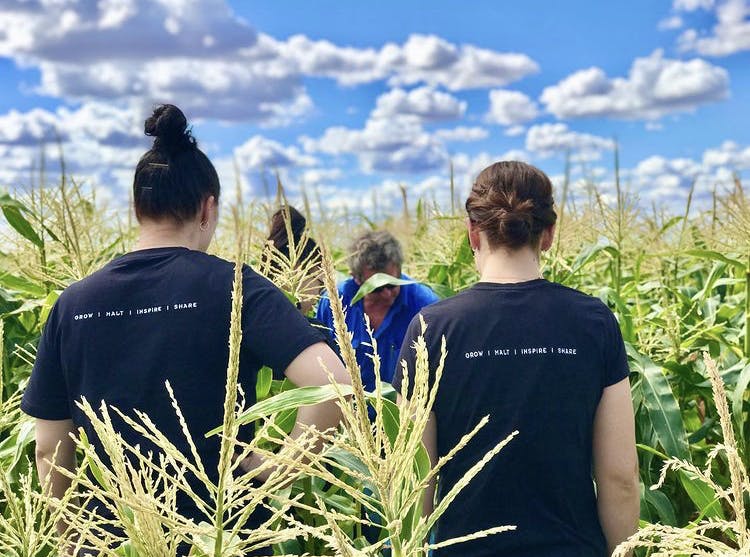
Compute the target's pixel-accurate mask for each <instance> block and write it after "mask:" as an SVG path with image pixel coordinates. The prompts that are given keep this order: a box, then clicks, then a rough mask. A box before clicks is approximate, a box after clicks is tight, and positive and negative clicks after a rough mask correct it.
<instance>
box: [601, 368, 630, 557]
mask: <svg viewBox="0 0 750 557" xmlns="http://www.w3.org/2000/svg"><path fill="white" fill-rule="evenodd" d="M593 460H594V479H595V480H596V493H597V507H598V510H599V522H600V523H601V526H602V531H603V532H604V537H605V538H606V540H607V546H608V548H609V549H608V550H609V554H611V553H612V551H614V549H615V547H616V546H617V545H618V544H619V543H620V542H623V541H624V540H626V539H627V538H628V537H629V536H630V535H632V534H634V533H635V531H636V529H637V527H638V518H639V514H640V501H639V500H640V496H639V484H638V457H637V454H636V450H635V422H634V418H633V402H632V399H631V396H630V382H629V381H628V379H627V378H625V379H623V380H622V381H619V382H618V383H615V384H614V385H611V386H609V387H607V388H605V389H604V391H603V393H602V398H601V400H600V401H599V406H598V407H597V410H596V416H595V418H594V438H593Z"/></svg>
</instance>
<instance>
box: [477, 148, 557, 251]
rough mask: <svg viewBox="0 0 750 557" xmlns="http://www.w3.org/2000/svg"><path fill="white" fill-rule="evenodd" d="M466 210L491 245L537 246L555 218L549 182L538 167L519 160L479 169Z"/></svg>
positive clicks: (508, 246)
mask: <svg viewBox="0 0 750 557" xmlns="http://www.w3.org/2000/svg"><path fill="white" fill-rule="evenodd" d="M466 212H467V213H468V215H469V220H470V221H471V222H472V224H473V225H474V226H476V227H477V228H478V229H479V230H481V231H484V232H485V233H486V234H487V240H488V241H489V244H490V247H491V248H493V249H494V248H497V247H505V248H508V249H511V250H515V249H518V248H521V247H524V246H527V245H530V246H533V247H537V246H538V245H539V239H540V237H541V235H542V232H543V231H544V230H545V229H547V228H549V227H550V226H552V225H553V224H555V222H556V221H557V214H556V213H555V209H554V200H553V199H552V182H550V179H549V178H548V177H547V175H546V174H545V173H544V172H542V171H541V170H539V169H538V168H536V167H534V166H531V165H530V164H526V163H523V162H519V161H502V162H496V163H495V164H492V165H490V166H488V167H487V168H485V169H484V170H482V172H480V173H479V176H477V179H476V181H475V182H474V186H473V187H472V189H471V193H470V194H469V197H468V199H467V200H466Z"/></svg>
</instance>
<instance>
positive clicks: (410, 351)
mask: <svg viewBox="0 0 750 557" xmlns="http://www.w3.org/2000/svg"><path fill="white" fill-rule="evenodd" d="M421 333H422V325H421V322H420V319H419V315H415V316H414V318H413V319H412V320H411V322H410V323H409V327H408V328H407V329H406V334H405V335H404V340H403V342H402V343H401V351H400V352H399V355H398V361H397V362H396V371H395V373H394V375H393V383H392V385H393V388H394V389H396V391H397V392H398V393H401V396H403V397H404V398H407V399H408V398H409V397H410V396H411V393H412V392H413V390H414V376H415V365H416V360H417V353H416V350H415V348H414V343H415V342H416V340H417V339H418V338H419V335H420V334H421ZM405 375H406V377H407V378H408V389H405V387H407V385H406V383H407V381H406V380H405V377H404V376H405Z"/></svg>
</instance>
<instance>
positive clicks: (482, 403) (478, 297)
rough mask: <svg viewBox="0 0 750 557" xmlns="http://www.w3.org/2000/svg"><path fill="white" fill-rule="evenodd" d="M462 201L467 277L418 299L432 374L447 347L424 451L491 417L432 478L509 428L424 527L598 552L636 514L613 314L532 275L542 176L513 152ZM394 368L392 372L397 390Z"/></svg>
mask: <svg viewBox="0 0 750 557" xmlns="http://www.w3.org/2000/svg"><path fill="white" fill-rule="evenodd" d="M466 212H467V214H468V218H467V228H468V234H469V241H470V243H471V247H472V249H473V251H474V255H475V262H476V266H477V269H478V270H479V274H480V280H479V282H478V283H477V284H475V285H474V286H473V287H471V288H469V289H468V290H466V291H464V292H462V293H460V294H458V295H457V296H454V297H453V298H449V299H446V300H443V301H441V302H438V303H436V304H433V305H431V306H429V307H427V308H424V309H423V310H422V312H421V313H422V316H423V317H424V320H425V322H426V323H427V329H426V331H425V341H426V342H427V347H428V350H429V356H430V362H431V377H432V376H434V366H435V365H436V364H437V362H438V361H439V359H440V345H441V339H442V338H443V337H445V339H446V343H447V351H448V355H447V359H446V360H445V366H444V371H443V375H442V379H441V380H440V385H439V389H438V394H437V399H436V401H435V405H434V407H433V414H432V416H431V419H430V424H429V425H428V428H427V430H426V434H425V445H426V447H427V449H428V452H429V453H430V455H431V458H432V459H433V461H435V460H436V459H437V458H438V457H442V456H444V455H445V454H447V453H448V451H449V450H450V449H452V448H453V447H454V446H456V445H457V444H458V443H459V441H460V439H461V437H462V436H463V435H465V434H466V433H468V432H469V431H470V430H471V429H472V428H473V427H474V426H475V425H476V424H477V422H478V421H479V420H480V419H481V418H482V417H483V416H486V415H489V417H490V420H489V423H488V424H487V425H486V426H485V427H484V428H482V429H481V430H480V432H479V433H478V434H477V435H476V437H474V438H473V439H472V440H471V442H470V443H469V444H468V445H467V446H466V447H465V448H464V449H463V450H461V451H460V452H459V453H458V454H457V455H456V456H455V457H454V458H453V459H452V460H450V461H449V462H448V463H447V464H446V465H445V467H444V468H443V469H442V472H441V478H440V485H439V490H440V491H442V492H447V490H449V489H450V488H451V487H453V486H454V485H455V484H456V483H457V482H458V480H459V479H460V478H461V477H462V475H463V474H464V473H465V472H466V471H467V470H468V469H469V468H470V467H471V466H472V465H473V464H474V463H476V462H478V461H479V460H480V459H481V458H482V457H483V456H484V455H485V454H486V453H487V452H488V451H489V450H490V449H492V448H493V447H494V446H495V445H496V444H497V443H498V442H499V441H500V440H501V439H503V438H505V437H506V436H507V435H508V434H510V433H511V432H513V431H515V430H518V432H519V434H518V435H517V436H516V437H515V438H514V439H513V440H512V441H511V442H510V443H509V444H508V445H507V446H506V447H505V448H503V450H502V451H501V452H500V453H499V454H498V455H497V456H496V457H495V458H494V459H492V460H491V461H490V462H489V463H488V464H487V466H486V467H485V468H484V469H483V470H482V471H481V472H480V473H479V475H477V476H476V477H475V478H474V480H473V481H472V482H471V483H470V484H469V485H468V487H466V488H465V489H464V490H463V491H462V492H461V494H460V495H459V496H458V498H457V499H456V500H455V501H454V503H453V504H452V505H451V506H450V507H449V508H448V511H447V512H446V513H445V514H444V515H443V516H442V517H441V519H440V521H439V524H438V528H437V532H436V537H437V541H438V542H440V541H443V540H447V539H451V538H455V537H459V536H464V535H467V534H470V533H472V532H475V531H478V530H483V529H487V528H491V527H494V526H499V525H506V524H507V525H515V526H516V527H517V529H516V530H515V531H512V532H505V533H502V534H499V535H496V536H490V537H486V538H480V539H477V540H474V541H470V542H467V543H465V544H460V545H458V546H448V547H445V548H441V549H439V550H437V551H436V552H435V556H436V557H444V556H448V555H450V556H453V555H461V556H467V557H485V556H486V557H489V556H496V555H513V556H514V557H589V556H590V557H604V556H605V555H610V554H611V553H612V551H613V549H614V548H615V546H616V545H617V544H618V543H619V542H621V541H623V540H624V539H626V538H627V537H628V536H629V535H630V534H632V533H633V532H634V531H635V528H636V525H637V523H638V514H639V487H638V461H637V457H636V451H635V433H634V420H633V409H632V402H631V398H630V385H629V381H628V375H629V371H628V362H627V357H626V354H625V347H624V344H623V340H622V336H621V334H620V329H619V327H618V324H617V321H616V319H615V317H614V315H613V314H612V312H611V311H610V310H609V308H607V306H606V305H605V304H603V303H602V302H601V301H600V300H599V299H597V298H593V297H591V296H588V295H586V294H583V293H581V292H579V291H577V290H573V289H571V288H567V287H565V286H562V285H559V284H555V283H552V282H548V281H547V280H545V279H543V278H542V276H541V274H540V262H539V256H540V252H541V251H544V250H547V249H549V247H550V245H551V244H552V238H553V235H554V230H555V221H556V214H555V210H554V206H553V199H552V184H551V183H550V180H549V178H548V177H547V176H546V175H545V174H544V173H543V172H541V171H540V170H539V169H537V168H535V167H533V166H530V165H528V164H525V163H521V162H498V163H495V164H493V165H491V166H489V167H487V168H485V169H484V170H483V171H482V172H481V173H480V174H479V176H478V177H477V179H476V182H475V183H474V186H473V188H472V191H471V194H470V195H469V197H468V199H467V200H466ZM421 333H422V330H421V324H420V321H419V319H418V318H415V319H414V320H413V321H412V323H411V324H410V326H409V330H408V332H407V334H406V337H405V339H404V344H403V346H402V348H401V359H402V360H405V361H406V364H407V368H406V369H407V373H408V374H409V375H410V377H409V379H410V380H409V383H408V384H409V385H413V384H414V375H413V374H414V364H415V352H414V349H413V344H414V341H415V339H416V338H417V337H418V336H419V335H420V334H421ZM403 373H404V371H403V369H402V370H401V371H400V372H399V373H398V374H397V377H396V380H395V381H394V386H395V387H396V389H397V390H399V391H400V390H401V388H402V384H404V383H405V381H404V377H403ZM409 394H410V393H409V392H402V395H403V396H406V397H408V396H409ZM438 497H439V495H438ZM432 503H433V501H432V500H430V501H428V502H427V504H426V506H427V507H428V508H432ZM454 548H455V549H454Z"/></svg>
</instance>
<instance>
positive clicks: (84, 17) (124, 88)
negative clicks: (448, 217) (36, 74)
mask: <svg viewBox="0 0 750 557" xmlns="http://www.w3.org/2000/svg"><path fill="white" fill-rule="evenodd" d="M134 37H137V40H134ZM0 56H5V57H8V58H11V59H13V60H15V61H16V63H18V64H20V65H22V66H25V67H36V68H38V69H39V71H40V75H41V83H40V85H39V87H38V90H39V91H40V92H42V93H44V94H47V95H51V96H56V97H60V98H63V99H65V100H67V101H71V100H91V99H120V100H121V99H139V100H141V101H145V102H148V103H152V102H162V101H164V100H165V99H166V100H169V101H171V102H175V103H179V104H180V105H181V106H184V107H186V108H187V109H189V110H190V111H191V112H192V113H193V114H194V115H195V116H196V117H207V118H218V119H222V120H235V121H246V120H251V121H258V122H261V123H264V124H267V125H282V124H287V123H289V122H290V121H294V120H296V119H299V118H301V117H302V116H304V115H306V114H308V113H309V112H310V111H311V109H312V108H313V103H312V100H311V99H310V97H309V96H308V95H307V92H306V89H305V87H304V83H303V80H304V78H305V77H307V76H313V77H327V78H330V79H334V80H336V81H337V82H338V83H340V84H343V85H355V84H360V83H369V82H373V81H377V80H388V81H389V83H391V84H392V85H394V86H398V85H412V84H418V83H424V84H427V85H430V86H431V87H436V86H443V87H446V88H448V89H450V90H459V89H471V88H479V87H488V86H500V85H504V84H506V83H509V82H511V81H515V80H517V79H520V78H522V77H524V76H526V75H529V74H530V73H534V72H536V71H538V66H537V64H536V63H535V62H534V61H533V60H531V58H529V57H528V56H526V55H524V54H517V53H502V52H496V51H491V50H486V49H481V48H478V47H476V46H473V45H455V44H452V43H449V42H447V41H445V40H443V39H441V38H439V37H436V36H433V35H412V36H410V37H409V38H408V40H407V41H406V42H405V43H403V44H400V45H399V44H395V43H388V44H385V45H383V46H381V47H379V48H353V47H344V46H338V45H336V44H333V43H331V42H329V41H325V40H312V39H309V38H307V37H305V36H303V35H296V36H292V37H290V38H289V39H286V40H283V41H279V40H276V39H274V38H272V37H270V36H268V35H265V34H262V33H258V32H257V31H256V30H254V29H253V28H252V27H251V26H250V25H248V24H247V23H246V22H244V21H243V20H241V19H239V18H238V17H236V16H235V14H233V13H232V11H231V10H230V8H229V7H228V5H227V4H226V2H225V0H101V1H98V2H95V1H94V0H85V1H81V0H6V1H4V2H2V3H0ZM421 95H422V97H419V95H416V97H419V98H415V94H413V92H410V93H409V94H407V99H406V101H405V102H406V104H407V108H408V105H410V104H413V103H415V102H417V103H419V102H424V101H425V100H426V97H428V96H429V95H428V94H427V93H424V92H423V93H421ZM432 97H433V100H435V101H437V102H438V105H436V106H433V107H428V108H427V113H426V115H427V116H428V117H429V115H430V110H431V109H437V110H438V112H437V113H436V114H440V110H445V109H446V107H445V106H442V104H441V103H444V102H445V101H447V100H450V99H448V97H447V96H446V94H445V93H433V94H432ZM397 100H398V99H393V98H391V99H390V102H394V101H397ZM453 101H454V102H453V105H454V106H452V107H450V109H451V110H453V111H454V113H457V114H458V115H461V114H463V110H464V109H465V105H463V103H461V102H459V101H456V100H455V99H453ZM384 102H385V101H384ZM414 108H416V109H417V110H422V109H423V107H421V106H416V107H414ZM384 110H388V107H387V106H386V107H385V108H384Z"/></svg>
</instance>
